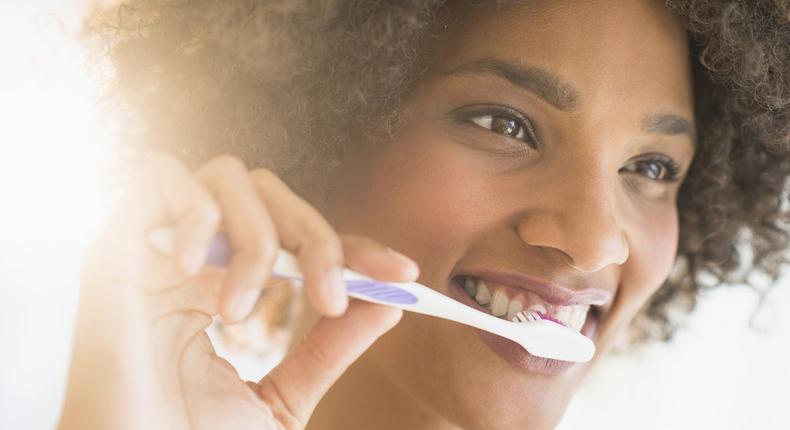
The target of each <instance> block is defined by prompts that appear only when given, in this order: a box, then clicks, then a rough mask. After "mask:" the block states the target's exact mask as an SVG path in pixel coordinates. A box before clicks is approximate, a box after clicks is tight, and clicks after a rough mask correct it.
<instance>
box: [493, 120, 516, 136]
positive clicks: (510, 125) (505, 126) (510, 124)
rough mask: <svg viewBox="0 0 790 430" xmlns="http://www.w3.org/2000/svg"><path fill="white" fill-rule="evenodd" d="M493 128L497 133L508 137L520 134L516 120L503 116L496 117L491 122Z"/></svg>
mask: <svg viewBox="0 0 790 430" xmlns="http://www.w3.org/2000/svg"><path fill="white" fill-rule="evenodd" d="M491 128H492V129H493V130H494V131H496V132H497V133H502V134H505V135H508V136H517V135H518V132H519V124H518V122H517V121H516V120H514V119H512V118H505V117H501V116H495V117H494V118H493V119H492V120H491Z"/></svg>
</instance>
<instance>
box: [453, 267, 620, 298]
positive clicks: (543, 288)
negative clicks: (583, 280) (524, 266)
mask: <svg viewBox="0 0 790 430" xmlns="http://www.w3.org/2000/svg"><path fill="white" fill-rule="evenodd" d="M460 274H461V275H464V276H472V277H475V278H478V279H481V280H483V281H486V282H491V283H495V284H504V285H510V286H514V287H519V288H523V289H525V290H528V291H531V292H532V293H534V294H537V295H538V296H540V297H541V298H542V299H543V300H545V301H546V302H548V303H551V304H553V305H555V306H573V305H594V306H603V305H605V304H606V303H608V302H609V301H610V300H611V299H612V295H613V293H612V292H611V291H608V290H605V289H602V288H598V287H594V286H590V285H581V286H576V287H570V286H567V285H562V284H559V283H553V282H545V281H541V280H539V279H536V278H533V277H532V276H529V275H527V274H524V273H521V272H512V271H500V270H492V269H479V270H472V271H464V272H463V273H460Z"/></svg>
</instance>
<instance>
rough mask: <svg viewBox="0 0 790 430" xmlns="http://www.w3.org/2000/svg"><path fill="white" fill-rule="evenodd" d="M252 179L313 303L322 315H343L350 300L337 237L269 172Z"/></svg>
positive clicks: (326, 223)
mask: <svg viewBox="0 0 790 430" xmlns="http://www.w3.org/2000/svg"><path fill="white" fill-rule="evenodd" d="M251 176H252V178H253V182H254V184H255V186H256V188H257V190H258V193H259V194H260V198H261V199H262V200H263V201H264V202H265V204H266V207H267V208H268V210H269V213H270V214H271V217H272V221H273V222H274V224H275V226H276V228H277V232H278V233H279V237H280V242H281V243H282V246H283V247H284V248H285V249H287V250H289V251H291V252H292V253H293V254H294V255H295V256H296V258H297V260H298V261H299V268H300V269H301V271H302V274H303V275H304V286H305V291H306V293H307V296H308V298H309V300H310V302H311V303H312V304H313V306H314V307H315V308H316V310H317V311H318V312H319V313H321V314H322V315H326V316H338V315H340V314H342V313H343V312H344V311H345V309H346V307H347V306H348V296H347V295H346V285H345V282H344V281H343V277H342V268H343V246H342V244H341V242H340V238H339V237H338V235H337V233H335V231H334V229H333V228H332V226H330V225H329V223H328V222H327V221H326V220H325V219H324V217H323V216H321V214H320V213H319V212H318V211H317V210H316V209H315V208H313V207H312V206H311V205H310V204H309V203H307V202H306V201H304V200H303V199H302V198H300V197H299V196H297V195H296V194H295V193H293V192H292V191H291V190H290V189H289V188H288V186H287V185H286V184H285V183H284V182H282V181H281V180H280V179H279V178H278V177H277V176H276V175H274V174H273V173H271V172H270V171H268V170H255V171H253V172H252V173H251Z"/></svg>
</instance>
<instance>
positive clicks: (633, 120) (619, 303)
mask: <svg viewBox="0 0 790 430" xmlns="http://www.w3.org/2000/svg"><path fill="white" fill-rule="evenodd" d="M448 16H449V18H450V20H449V21H448V33H447V35H446V38H444V39H441V40H440V41H439V42H438V43H437V44H436V46H433V47H431V49H435V51H432V52H435V53H436V55H437V56H436V57H435V58H437V60H436V62H435V63H433V64H432V65H431V67H430V69H429V73H428V75H427V76H426V77H425V78H424V79H423V80H422V81H421V82H420V83H419V86H418V88H417V89H416V90H415V92H414V93H413V94H412V95H411V97H410V98H409V99H408V101H407V103H406V104H405V105H404V114H403V116H402V122H401V123H400V126H399V128H398V130H396V133H395V142H392V143H388V144H386V145H385V146H384V147H381V148H376V149H374V150H367V149H364V147H363V146H362V145H358V146H356V147H355V148H356V149H352V150H351V151H350V152H349V154H348V155H347V158H346V159H345V162H344V164H343V165H342V166H341V168H340V173H339V174H338V175H337V176H336V178H335V181H334V182H333V186H332V189H333V193H332V195H331V196H330V198H329V204H328V205H327V207H326V208H324V209H323V213H324V215H325V216H326V217H327V219H328V220H329V221H330V223H331V224H332V225H333V226H334V227H335V228H336V229H337V230H338V231H344V232H353V233H356V234H360V235H366V236H370V237H375V238H376V239H377V240H379V241H380V242H382V243H386V244H388V245H390V246H391V247H393V248H395V249H397V250H399V251H401V252H403V253H404V254H406V255H408V256H410V257H411V258H413V259H414V260H415V261H416V262H417V263H418V264H419V266H420V269H421V273H420V278H419V281H420V282H421V283H423V284H426V285H429V286H431V287H432V288H434V289H436V290H438V291H440V292H442V293H445V294H449V293H448V288H449V282H450V277H451V275H454V274H456V273H458V272H459V271H460V272H463V270H464V269H468V268H471V267H475V268H477V267H490V268H496V269H500V270H514V271H520V272H524V273H527V274H530V275H532V276H535V277H538V278H540V279H543V280H546V281H549V282H554V283H558V284H564V285H569V286H572V287H574V288H577V289H579V290H581V289H589V288H597V289H601V290H604V291H606V292H609V293H611V294H612V295H613V301H611V302H610V303H608V304H607V305H606V306H605V311H604V314H603V317H602V321H601V324H600V325H599V328H598V333H597V334H596V335H595V338H594V340H595V343H596V347H597V350H598V354H597V355H596V357H600V356H601V355H602V353H603V352H605V351H606V350H607V349H609V348H610V347H611V345H612V343H613V339H614V338H615V337H616V336H617V335H618V334H620V333H621V332H622V331H623V330H624V329H625V328H626V327H627V326H628V323H629V322H630V321H631V320H632V318H633V317H634V315H635V314H636V312H637V310H638V309H639V308H640V306H642V305H643V304H644V303H645V301H646V300H647V299H648V298H649V297H650V295H651V294H652V293H653V292H655V291H656V289H657V288H658V287H659V286H660V285H661V283H662V282H663V280H664V279H665V278H666V277H667V275H668V273H669V270H670V268H671V265H672V262H673V260H674V256H675V253H676V250H677V233H678V221H677V207H676V196H677V192H678V188H679V185H680V182H681V181H680V180H678V181H674V182H667V181H661V180H659V179H657V178H656V177H655V176H653V177H650V175H649V174H646V173H645V171H644V170H639V169H645V168H646V166H649V167H653V168H655V167H656V165H661V163H660V161H658V162H657V161H655V159H654V157H653V156H652V155H650V154H655V153H659V154H664V155H665V156H667V157H670V158H671V159H672V160H674V162H675V163H677V164H678V165H679V176H681V177H682V175H683V174H684V173H685V171H686V170H687V169H688V167H689V165H690V163H691V161H692V158H693V154H694V147H693V141H692V139H691V138H690V137H689V136H687V135H684V134H676V135H663V134H659V133H647V132H645V131H643V130H642V129H641V121H642V118H644V117H645V116H648V115H651V114H657V113H671V114H675V115H678V116H681V117H684V118H686V119H688V120H689V121H690V120H691V118H693V114H692V113H693V94H692V89H691V78H690V72H689V67H690V66H689V63H688V51H687V39H686V34H685V31H684V29H683V27H682V25H681V23H680V22H679V21H678V20H677V19H676V18H675V17H674V16H673V15H672V14H671V13H670V11H669V10H668V9H666V8H665V7H664V6H663V4H662V3H661V2H658V1H655V0H638V1H629V2H622V1H606V0H601V1H589V2H571V1H552V2H528V3H527V4H523V5H512V6H506V7H503V8H502V9H499V10H496V9H494V8H490V7H489V8H476V9H464V10H461V11H456V12H451V13H449V14H448ZM483 58H489V59H490V58H495V59H501V60H508V61H511V62H517V63H520V64H522V65H525V66H526V65H528V66H537V67H541V68H543V69H546V70H548V71H550V72H552V73H554V74H556V75H558V76H559V77H561V78H562V79H563V80H564V81H566V82H567V83H569V84H571V85H572V86H573V87H575V88H576V89H577V91H578V93H579V103H578V106H577V107H576V109H574V110H573V111H572V112H563V111H561V110H559V109H557V108H556V107H554V106H552V105H550V104H548V103H547V102H545V101H544V100H542V99H541V98H539V97H538V96H536V95H535V94H534V93H531V92H528V91H526V90H523V89H521V88H519V87H517V86H515V85H513V84H511V83H510V82H509V81H507V80H505V79H503V78H501V77H497V76H494V75H474V76H471V75H467V76H447V75H446V74H445V73H446V72H448V71H449V70H452V69H454V68H455V67H457V66H459V65H461V64H464V63H468V62H470V61H475V60H479V59H483ZM475 104H494V105H505V106H508V107H510V108H512V109H515V110H517V111H520V112H522V113H523V114H524V115H525V116H526V117H527V118H528V119H529V121H530V122H531V123H532V126H533V127H534V128H535V130H536V134H537V138H538V142H539V143H538V145H537V149H529V146H524V145H526V143H525V142H524V141H520V140H517V139H515V138H513V137H508V136H504V135H502V134H497V133H495V132H493V131H491V130H488V129H485V128H483V127H482V126H480V125H477V124H474V123H472V122H471V121H466V122H463V121H458V120H455V119H454V118H453V116H452V115H451V114H450V112H451V111H453V110H454V109H457V108H459V107H462V106H467V105H475ZM484 114H485V113H481V114H480V115H484ZM524 148H527V152H524V151H523V149H524ZM596 361H597V360H593V361H592V362H590V363H588V364H585V365H577V366H575V367H574V368H572V369H571V370H570V371H569V372H567V373H565V374H563V375H559V376H546V375H540V374H534V373H530V372H527V371H524V370H521V369H518V368H515V367H513V366H510V365H509V364H508V363H507V362H505V361H504V360H503V359H502V358H500V357H499V356H498V355H496V354H495V353H494V352H493V351H492V350H491V349H489V348H488V347H487V346H486V344H484V343H483V341H482V340H481V339H480V338H479V337H478V336H477V335H476V333H475V332H474V331H473V330H472V329H470V328H468V327H465V326H462V325H458V324H454V323H449V322H446V321H440V320H437V319H433V318H428V317H423V316H419V315H415V314H407V315H404V317H403V320H402V321H401V323H400V324H399V325H398V326H397V327H396V328H395V329H393V330H392V331H391V332H390V333H388V334H387V335H385V336H384V337H383V338H382V339H381V340H380V341H379V342H377V343H376V344H375V345H374V346H373V347H372V348H371V350H369V352H367V353H366V354H364V355H363V356H362V358H361V359H360V360H359V361H358V362H357V363H356V364H354V365H353V366H352V367H351V369H350V370H349V371H347V372H346V374H344V376H343V377H342V378H341V379H340V381H339V382H338V383H337V384H336V385H334V386H333V388H332V389H331V390H330V391H329V393H328V394H327V396H326V397H325V398H324V399H323V401H322V402H321V403H320V404H319V406H318V408H317V409H316V412H315V414H314V415H313V419H312V421H311V427H310V428H315V429H321V428H354V429H356V428H378V429H383V428H393V429H395V428H398V429H401V428H410V429H422V428H425V429H428V428H430V429H436V428H445V427H446V428H452V427H453V425H452V424H451V423H454V424H455V425H460V426H461V427H463V428H476V429H483V428H488V429H490V428H551V427H553V426H554V425H556V423H557V421H558V420H559V418H560V417H561V415H562V413H563V411H564V410H565V408H566V406H567V403H568V401H569V400H570V398H571V395H572V394H573V392H574V390H575V389H576V387H577V386H578V385H579V384H580V382H581V379H582V377H583V376H584V374H585V372H586V371H587V370H588V369H589V367H590V366H592V365H594V363H595V362H596ZM365 411H369V412H365Z"/></svg>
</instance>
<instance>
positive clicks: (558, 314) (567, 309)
mask: <svg viewBox="0 0 790 430" xmlns="http://www.w3.org/2000/svg"><path fill="white" fill-rule="evenodd" d="M574 307H575V306H562V307H560V308H557V309H556V310H555V312H554V315H552V317H554V319H557V320H559V321H562V323H563V324H565V325H570V321H571V312H572V311H573V308H574Z"/></svg>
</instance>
